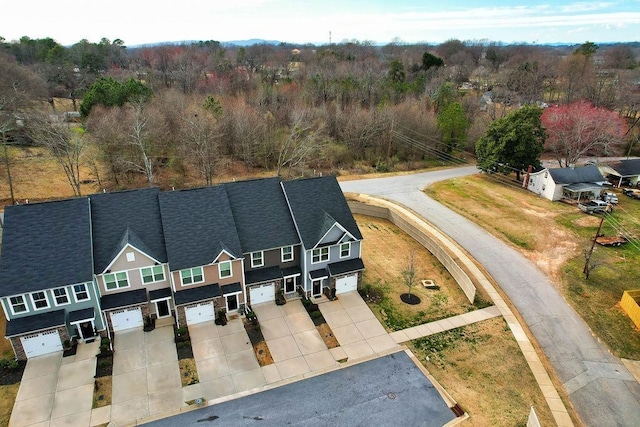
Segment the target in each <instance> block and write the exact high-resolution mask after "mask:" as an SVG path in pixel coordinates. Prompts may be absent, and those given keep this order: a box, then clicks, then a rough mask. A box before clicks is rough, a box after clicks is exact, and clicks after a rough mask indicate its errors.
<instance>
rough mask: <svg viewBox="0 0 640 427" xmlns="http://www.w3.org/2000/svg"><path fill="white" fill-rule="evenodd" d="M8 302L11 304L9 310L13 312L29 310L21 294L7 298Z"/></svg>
mask: <svg viewBox="0 0 640 427" xmlns="http://www.w3.org/2000/svg"><path fill="white" fill-rule="evenodd" d="M9 303H10V304H11V312H12V313H13V314H18V313H26V312H27V311H29V310H27V304H26V303H25V301H24V297H23V296H22V295H18V296H15V297H11V298H9Z"/></svg>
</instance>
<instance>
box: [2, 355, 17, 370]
mask: <svg viewBox="0 0 640 427" xmlns="http://www.w3.org/2000/svg"><path fill="white" fill-rule="evenodd" d="M19 365H20V364H19V363H18V361H17V360H16V359H15V358H13V357H6V358H4V359H0V368H1V369H17V368H18V366H19Z"/></svg>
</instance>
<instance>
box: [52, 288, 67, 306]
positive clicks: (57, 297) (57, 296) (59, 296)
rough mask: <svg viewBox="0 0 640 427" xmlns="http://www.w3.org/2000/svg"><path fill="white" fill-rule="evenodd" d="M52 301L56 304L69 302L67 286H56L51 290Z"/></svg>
mask: <svg viewBox="0 0 640 427" xmlns="http://www.w3.org/2000/svg"><path fill="white" fill-rule="evenodd" d="M53 301H54V302H55V304H56V305H65V304H69V295H67V288H57V289H54V290H53Z"/></svg>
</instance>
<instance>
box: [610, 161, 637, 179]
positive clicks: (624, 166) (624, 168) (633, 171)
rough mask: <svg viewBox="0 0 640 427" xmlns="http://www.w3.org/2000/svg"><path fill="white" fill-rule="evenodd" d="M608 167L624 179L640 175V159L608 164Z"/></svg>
mask: <svg viewBox="0 0 640 427" xmlns="http://www.w3.org/2000/svg"><path fill="white" fill-rule="evenodd" d="M607 166H609V167H610V168H611V169H613V170H614V171H616V172H618V174H620V176H623V177H626V176H636V175H640V159H626V160H619V161H617V162H611V163H607Z"/></svg>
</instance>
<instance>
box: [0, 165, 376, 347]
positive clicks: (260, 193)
mask: <svg viewBox="0 0 640 427" xmlns="http://www.w3.org/2000/svg"><path fill="white" fill-rule="evenodd" d="M4 218H5V221H4V233H3V242H2V253H1V255H0V303H1V304H2V308H3V310H4V313H5V315H6V319H7V333H6V337H7V338H8V339H9V340H10V341H11V344H12V346H13V349H14V351H15V354H16V356H17V357H18V358H20V359H25V358H29V357H34V356H39V355H42V354H47V353H51V352H55V351H59V350H61V349H62V347H63V344H64V342H65V341H66V340H69V339H71V338H76V339H79V340H88V339H92V338H93V337H95V335H96V334H101V335H111V334H112V333H115V332H118V331H122V330H126V329H130V328H137V327H142V326H143V324H144V321H145V319H146V318H165V317H167V318H169V317H174V318H175V320H176V322H177V323H178V325H179V326H186V325H193V324H196V323H200V322H204V321H210V320H214V319H215V318H216V315H217V313H218V312H220V311H223V312H225V313H231V314H233V313H243V311H244V310H243V308H244V306H246V305H255V304H260V303H264V302H269V301H274V300H275V299H276V295H278V294H280V293H281V294H282V295H283V296H285V297H286V298H296V297H298V295H299V293H303V294H305V295H307V296H313V297H318V296H321V295H322V294H323V293H325V294H340V293H342V292H349V291H353V290H356V289H357V288H358V287H359V286H360V283H361V280H362V271H363V270H364V265H363V263H362V259H361V257H360V256H361V242H362V235H361V234H360V230H359V229H358V226H357V225H356V223H355V221H354V219H353V216H352V215H351V212H350V210H349V208H348V206H347V203H346V200H345V199H344V196H343V194H342V191H341V190H340V187H339V185H338V182H337V181H336V179H335V178H334V177H324V178H311V179H302V180H298V181H289V182H284V183H283V182H281V181H280V179H279V178H268V179H257V180H250V181H242V182H232V183H227V184H220V185H217V186H212V187H203V188H195V189H189V190H179V191H168V192H161V191H160V190H159V189H157V188H147V189H139V190H131V191H121V192H114V193H103V194H95V195H91V196H89V197H82V198H77V199H70V200H61V201H56V202H46V203H35V204H27V205H19V206H8V207H7V208H6V209H5V217H4Z"/></svg>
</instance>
